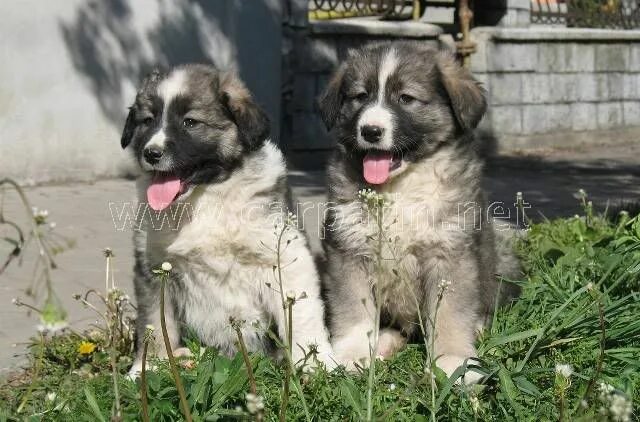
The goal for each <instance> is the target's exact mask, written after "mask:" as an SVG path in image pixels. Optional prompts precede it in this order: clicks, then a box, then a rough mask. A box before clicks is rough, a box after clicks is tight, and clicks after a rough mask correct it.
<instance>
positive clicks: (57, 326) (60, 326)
mask: <svg viewBox="0 0 640 422" xmlns="http://www.w3.org/2000/svg"><path fill="white" fill-rule="evenodd" d="M68 326H69V323H68V322H67V321H55V322H43V323H42V324H38V325H36V330H38V332H39V333H43V334H56V333H59V332H60V331H62V330H64V329H65V328H67V327H68Z"/></svg>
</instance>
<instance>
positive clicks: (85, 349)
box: [78, 341, 96, 355]
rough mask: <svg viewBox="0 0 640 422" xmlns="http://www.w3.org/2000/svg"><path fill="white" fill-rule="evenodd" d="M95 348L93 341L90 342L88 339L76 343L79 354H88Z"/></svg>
mask: <svg viewBox="0 0 640 422" xmlns="http://www.w3.org/2000/svg"><path fill="white" fill-rule="evenodd" d="M95 350H96V345H95V343H92V342H90V341H81V342H80V344H79V345H78V353H80V354H81V355H90V354H91V353H93V352H94V351H95Z"/></svg>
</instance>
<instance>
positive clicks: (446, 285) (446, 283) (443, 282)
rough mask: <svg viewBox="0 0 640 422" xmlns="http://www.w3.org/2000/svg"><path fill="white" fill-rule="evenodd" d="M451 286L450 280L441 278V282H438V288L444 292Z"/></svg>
mask: <svg viewBox="0 0 640 422" xmlns="http://www.w3.org/2000/svg"><path fill="white" fill-rule="evenodd" d="M450 287H451V282H450V281H449V280H444V279H442V280H440V283H438V289H439V290H440V291H441V292H442V293H444V292H445V291H447V290H449V288H450Z"/></svg>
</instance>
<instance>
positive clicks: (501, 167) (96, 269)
mask: <svg viewBox="0 0 640 422" xmlns="http://www.w3.org/2000/svg"><path fill="white" fill-rule="evenodd" d="M323 181H324V174H323V173H321V172H308V173H301V172H294V173H293V175H292V177H291V183H292V185H293V187H294V195H295V196H296V197H297V198H299V200H300V201H310V202H312V203H318V202H320V201H322V200H323V198H324V188H323ZM484 184H485V187H486V189H487V192H488V193H489V196H490V199H491V200H492V201H503V202H504V203H505V204H507V205H511V204H513V202H514V199H515V193H516V192H517V191H522V192H523V194H524V197H525V199H526V200H527V201H528V202H530V203H531V204H532V212H531V213H530V215H532V216H534V217H535V216H537V215H545V216H547V217H555V216H566V215H573V214H575V213H576V212H578V210H579V207H578V206H577V201H576V199H575V198H574V197H573V196H572V194H573V193H575V192H576V191H577V190H578V189H580V188H583V189H585V190H586V191H587V192H588V193H589V195H590V197H591V198H592V199H593V201H594V203H595V204H596V206H597V207H599V208H600V209H603V208H604V207H605V206H606V204H607V202H610V203H611V204H618V203H620V202H621V201H639V200H640V145H636V144H634V145H623V146H616V147H591V148H589V149H586V150H585V149H583V150H564V151H540V152H539V153H538V154H536V155H529V156H510V157H502V158H500V159H496V160H493V161H492V162H490V163H489V164H488V166H487V177H486V178H485V181H484ZM27 195H28V196H29V198H30V200H31V202H32V205H34V206H37V207H38V208H42V209H47V210H48V211H49V215H50V217H49V219H50V221H55V222H56V228H55V230H56V231H57V232H59V233H60V234H62V235H64V236H67V237H69V238H72V239H73V240H74V241H75V243H76V244H75V247H73V248H72V249H70V250H68V251H66V252H64V253H62V254H60V255H59V257H58V258H57V261H58V264H59V269H57V270H55V271H54V273H53V277H54V281H55V288H56V291H57V292H58V294H59V296H60V299H61V300H62V302H63V304H64V305H65V307H66V308H67V310H68V311H69V314H70V321H71V323H72V325H74V326H77V327H82V326H84V325H86V324H88V323H90V322H92V321H94V320H95V317H94V316H93V315H92V314H91V313H90V312H88V311H87V310H84V309H82V307H81V306H79V305H78V304H77V303H76V302H75V301H74V300H73V299H72V295H73V294H74V293H81V292H85V291H86V290H87V289H89V288H97V289H100V288H103V286H104V258H103V256H102V250H103V248H105V247H110V248H112V249H113V251H114V252H115V255H116V260H115V267H116V280H117V282H118V283H119V285H120V286H121V287H122V288H124V289H125V290H126V291H128V292H130V293H131V292H132V288H131V274H132V271H131V269H132V265H133V262H132V258H131V251H132V247H131V235H130V233H129V231H128V230H126V229H124V230H122V228H121V225H120V224H117V222H116V224H114V220H113V219H112V215H111V211H110V206H109V205H110V204H123V203H125V202H128V201H129V202H131V201H132V200H133V182H132V181H128V180H105V181H100V182H97V183H94V184H85V183H83V184H80V183H79V184H66V185H55V186H40V187H33V188H28V189H27ZM17 210H19V204H18V203H17V201H16V198H15V197H14V195H7V197H6V199H5V215H7V216H10V215H16V212H17ZM316 215H318V216H321V213H318V214H316ZM319 219H320V218H311V219H307V220H306V221H308V224H307V230H308V231H309V233H310V237H311V238H312V247H313V248H314V249H317V248H318V247H319V241H318V239H317V221H318V220H319ZM3 234H5V233H4V232H2V228H0V237H2V235H3ZM7 251H8V250H7V249H6V248H5V245H4V244H0V261H1V262H3V261H4V257H5V256H6V252H7ZM32 262H33V257H32V256H27V257H25V259H24V262H23V263H22V266H21V267H19V266H17V265H13V266H12V267H10V269H9V270H8V271H7V272H5V273H4V274H2V275H1V276H0V372H2V371H3V370H6V369H7V368H11V367H15V366H16V365H18V364H20V362H21V361H22V359H23V358H24V342H25V341H27V340H28V339H29V337H30V336H32V335H33V334H34V333H35V326H36V324H37V318H36V317H35V316H33V315H31V316H29V315H27V313H26V312H25V309H24V308H16V307H14V306H13V305H12V304H11V299H12V298H14V297H22V298H24V297H25V295H24V289H25V288H27V286H28V285H29V283H30V277H31V273H32V269H33V265H32ZM14 344H15V346H13V345H14Z"/></svg>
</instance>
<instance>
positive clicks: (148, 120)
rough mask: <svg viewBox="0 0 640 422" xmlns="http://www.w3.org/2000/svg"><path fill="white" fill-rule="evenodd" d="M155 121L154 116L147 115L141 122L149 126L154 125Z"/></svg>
mask: <svg viewBox="0 0 640 422" xmlns="http://www.w3.org/2000/svg"><path fill="white" fill-rule="evenodd" d="M154 121H155V119H154V118H153V117H150V116H147V117H145V118H144V119H142V121H141V122H140V123H142V124H143V125H145V126H149V125H152V124H153V122H154Z"/></svg>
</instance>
